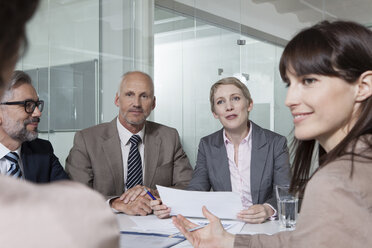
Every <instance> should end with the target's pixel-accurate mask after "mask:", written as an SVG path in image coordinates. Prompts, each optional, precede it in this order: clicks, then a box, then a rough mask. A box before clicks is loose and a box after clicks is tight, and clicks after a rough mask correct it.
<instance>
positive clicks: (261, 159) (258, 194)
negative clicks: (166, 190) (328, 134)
mask: <svg viewBox="0 0 372 248" xmlns="http://www.w3.org/2000/svg"><path fill="white" fill-rule="evenodd" d="M250 123H251V128H252V155H251V195H252V202H253V204H263V203H269V204H270V205H271V206H273V207H274V208H276V207H277V203H276V196H275V190H274V185H289V183H290V164H289V155H288V147H287V139H286V138H285V137H283V136H281V135H279V134H276V133H274V132H271V131H269V130H267V129H263V128H261V127H259V126H257V125H256V124H255V123H253V122H252V121H250ZM187 189H188V190H197V191H208V190H210V189H213V190H214V191H231V190H232V189H231V180H230V170H229V163H228V158H227V152H226V147H225V144H224V139H223V129H221V130H219V131H217V132H215V133H213V134H211V135H208V136H206V137H204V138H202V139H201V140H200V143H199V150H198V157H197V161H196V166H195V170H194V173H193V176H192V179H191V181H190V184H189V186H188V188H187Z"/></svg>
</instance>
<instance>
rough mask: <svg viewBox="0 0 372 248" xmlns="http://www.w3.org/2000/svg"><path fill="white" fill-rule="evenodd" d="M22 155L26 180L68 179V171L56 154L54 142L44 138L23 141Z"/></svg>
mask: <svg viewBox="0 0 372 248" xmlns="http://www.w3.org/2000/svg"><path fill="white" fill-rule="evenodd" d="M21 157H22V164H23V174H24V177H25V179H26V180H29V181H31V182H35V183H48V182H52V181H57V180H62V179H68V176H67V174H66V172H65V171H64V170H63V167H62V165H61V164H60V163H59V160H58V158H57V157H56V156H55V155H54V151H53V147H52V144H50V142H49V141H47V140H43V139H35V140H33V141H27V142H23V143H22V148H21Z"/></svg>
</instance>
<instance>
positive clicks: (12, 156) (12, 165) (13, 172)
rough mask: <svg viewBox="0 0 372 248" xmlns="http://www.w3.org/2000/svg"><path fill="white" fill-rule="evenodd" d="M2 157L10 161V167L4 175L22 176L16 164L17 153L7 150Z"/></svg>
mask: <svg viewBox="0 0 372 248" xmlns="http://www.w3.org/2000/svg"><path fill="white" fill-rule="evenodd" d="M4 158H5V159H7V160H8V161H9V162H10V168H9V170H8V171H7V172H6V175H8V176H11V177H15V178H22V171H21V168H20V167H19V164H18V159H19V156H18V154H17V153H15V152H9V153H8V154H7V155H5V156H4Z"/></svg>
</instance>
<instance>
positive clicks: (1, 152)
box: [0, 143, 22, 158]
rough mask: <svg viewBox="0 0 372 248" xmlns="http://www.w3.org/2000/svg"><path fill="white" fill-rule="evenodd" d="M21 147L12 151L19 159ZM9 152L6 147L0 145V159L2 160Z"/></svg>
mask: <svg viewBox="0 0 372 248" xmlns="http://www.w3.org/2000/svg"><path fill="white" fill-rule="evenodd" d="M21 147H22V146H19V147H18V148H17V149H16V150H15V151H13V152H15V153H17V154H18V156H19V157H21V156H20V154H21ZM9 152H12V151H11V150H9V149H8V148H7V147H6V146H4V145H3V144H1V143H0V158H3V157H4V156H5V155H7V154H8V153H9Z"/></svg>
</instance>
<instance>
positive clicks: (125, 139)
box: [116, 118, 146, 145]
mask: <svg viewBox="0 0 372 248" xmlns="http://www.w3.org/2000/svg"><path fill="white" fill-rule="evenodd" d="M116 126H117V129H118V133H119V139H120V142H121V143H122V144H124V145H127V144H128V143H129V139H130V137H132V135H133V133H131V132H130V131H129V130H128V129H126V128H125V127H124V126H123V125H122V124H121V123H120V121H119V118H116ZM145 126H146V125H143V128H142V129H141V131H139V132H138V133H135V134H137V135H138V136H140V137H141V142H142V143H143V136H144V135H145Z"/></svg>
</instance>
